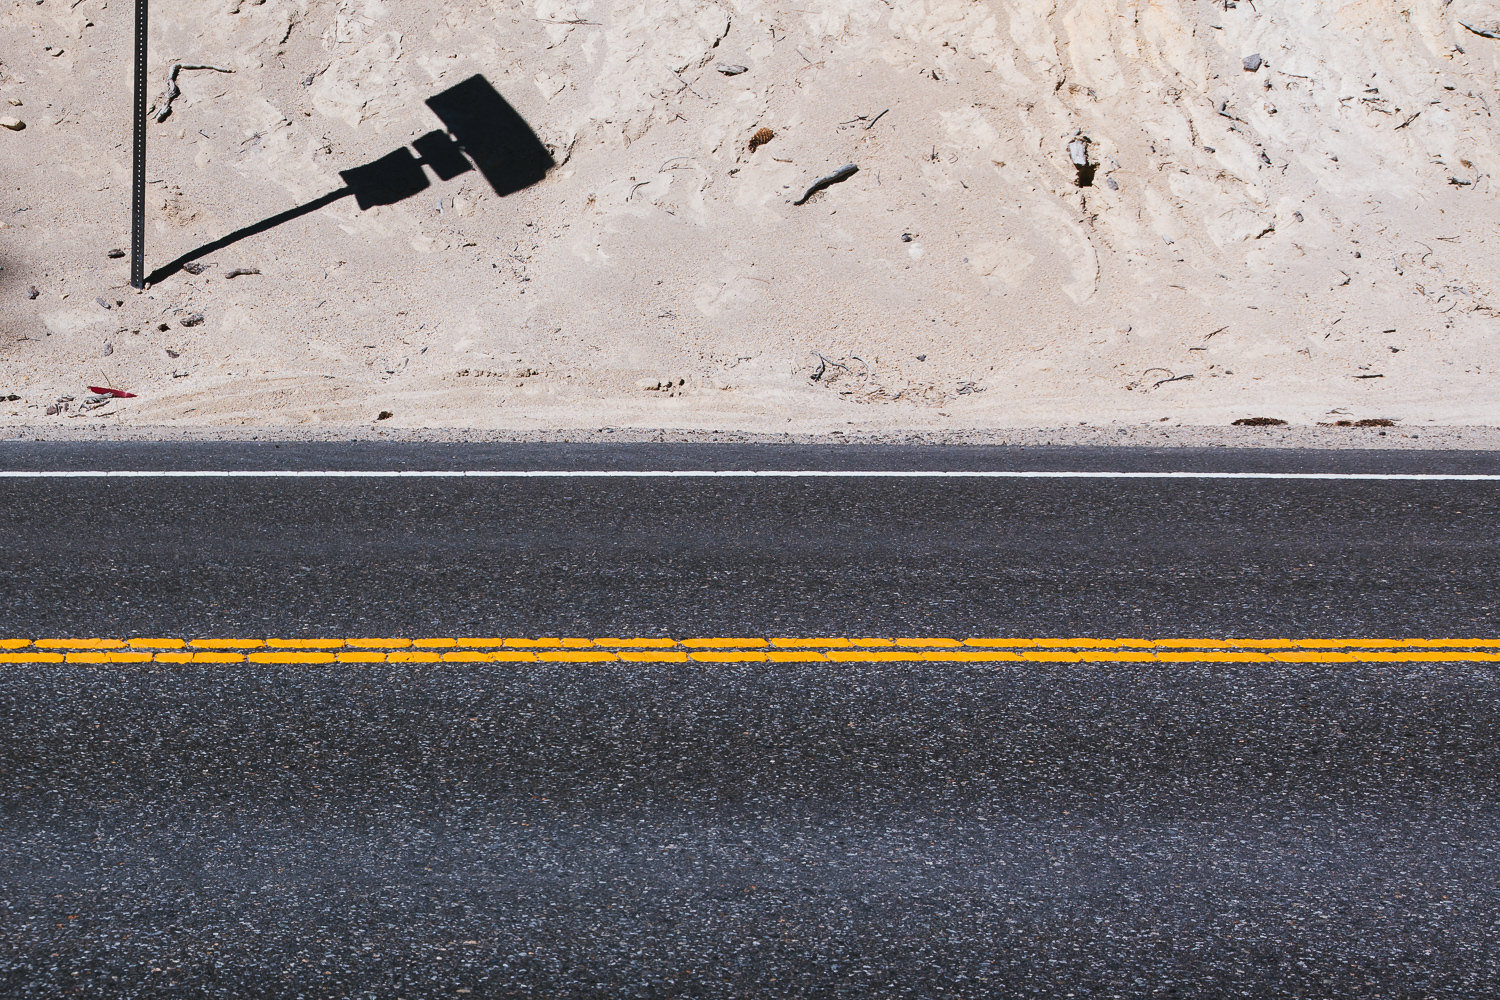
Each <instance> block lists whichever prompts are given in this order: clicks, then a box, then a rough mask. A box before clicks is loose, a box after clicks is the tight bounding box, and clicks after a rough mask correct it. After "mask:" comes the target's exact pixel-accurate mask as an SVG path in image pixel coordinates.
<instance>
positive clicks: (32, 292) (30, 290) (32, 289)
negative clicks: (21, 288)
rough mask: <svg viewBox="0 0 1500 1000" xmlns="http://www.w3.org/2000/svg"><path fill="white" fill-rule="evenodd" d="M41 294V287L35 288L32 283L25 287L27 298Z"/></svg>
mask: <svg viewBox="0 0 1500 1000" xmlns="http://www.w3.org/2000/svg"><path fill="white" fill-rule="evenodd" d="M41 294H42V291H41V289H39V288H37V287H36V286H35V285H32V286H31V287H30V288H28V289H26V297H27V298H28V299H35V298H36V297H37V296H39V295H41Z"/></svg>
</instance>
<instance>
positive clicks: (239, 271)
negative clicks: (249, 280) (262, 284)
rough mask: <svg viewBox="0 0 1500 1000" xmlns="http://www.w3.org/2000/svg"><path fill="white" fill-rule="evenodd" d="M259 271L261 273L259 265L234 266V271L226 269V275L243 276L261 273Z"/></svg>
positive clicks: (230, 276) (228, 276)
mask: <svg viewBox="0 0 1500 1000" xmlns="http://www.w3.org/2000/svg"><path fill="white" fill-rule="evenodd" d="M259 273H260V268H258V267H237V268H234V269H233V270H232V271H225V272H224V277H226V278H241V277H244V276H245V275H247V274H259Z"/></svg>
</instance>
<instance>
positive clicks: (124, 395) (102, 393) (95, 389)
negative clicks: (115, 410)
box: [88, 385, 135, 399]
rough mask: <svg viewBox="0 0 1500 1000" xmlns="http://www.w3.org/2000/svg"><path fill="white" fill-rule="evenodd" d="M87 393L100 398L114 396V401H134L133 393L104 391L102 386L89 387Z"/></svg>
mask: <svg viewBox="0 0 1500 1000" xmlns="http://www.w3.org/2000/svg"><path fill="white" fill-rule="evenodd" d="M88 389H89V392H93V393H98V394H99V395H100V396H114V397H115V398H116V399H134V398H135V393H133V392H126V391H124V390H123V389H106V388H104V387H103V386H98V385H91V386H89V387H88Z"/></svg>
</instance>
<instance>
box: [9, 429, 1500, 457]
mask: <svg viewBox="0 0 1500 1000" xmlns="http://www.w3.org/2000/svg"><path fill="white" fill-rule="evenodd" d="M52 442H56V443H76V444H84V443H88V442H120V443H127V442H128V443H140V444H148V443H151V444H168V443H210V442H240V443H247V442H276V443H307V444H322V443H339V442H370V443H379V442H389V443H402V444H591V445H599V444H616V443H618V444H750V445H843V444H861V445H931V446H964V445H968V446H987V447H1011V448H1038V447H1053V448H1076V447H1084V448H1165V449H1176V448H1209V449H1252V450H1314V451H1484V452H1488V451H1495V452H1500V426H1437V425H1434V426H1425V427H1424V426H1417V425H1410V426H1407V425H1400V424H1398V425H1395V426H1392V427H1379V428H1377V427H1336V426H1305V425H1288V426H1283V427H1222V426H1187V425H1176V426H1163V425H1153V424H1100V425H1087V426H1085V425H1079V426H1074V427H1004V428H954V429H951V430H938V431H935V430H910V429H902V428H899V427H898V428H878V427H870V426H860V425H855V424H851V425H849V428H848V429H847V430H844V429H838V430H835V429H831V428H830V429H826V430H822V431H818V432H804V433H783V434H766V433H753V432H745V431H735V430H696V429H690V430H683V429H675V428H655V429H649V428H635V427H630V428H616V427H580V428H573V429H536V430H519V429H475V428H445V427H423V428H386V427H381V426H379V425H378V424H355V425H301V426H265V425H249V424H247V425H242V426H237V427H208V426H192V427H184V426H178V425H156V426H121V427H101V426H98V425H97V424H93V425H91V426H88V427H76V428H75V427H38V426H35V425H20V424H12V425H5V424H0V444H23V443H39V444H40V443H52Z"/></svg>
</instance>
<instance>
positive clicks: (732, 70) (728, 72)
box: [714, 63, 750, 76]
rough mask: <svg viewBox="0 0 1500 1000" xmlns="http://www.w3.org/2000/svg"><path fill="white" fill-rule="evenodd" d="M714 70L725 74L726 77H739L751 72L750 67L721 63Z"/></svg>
mask: <svg viewBox="0 0 1500 1000" xmlns="http://www.w3.org/2000/svg"><path fill="white" fill-rule="evenodd" d="M714 69H716V70H718V71H719V72H720V73H723V74H724V75H725V76H739V75H740V74H741V73H748V72H750V67H749V66H736V65H733V64H731V63H719V64H718V65H717V66H715V67H714Z"/></svg>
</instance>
